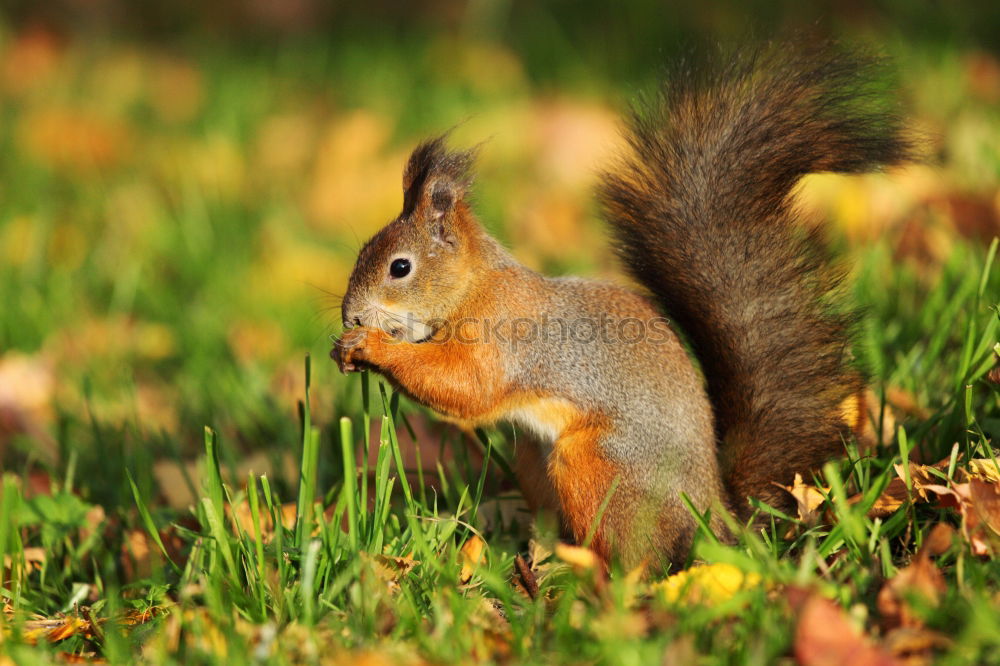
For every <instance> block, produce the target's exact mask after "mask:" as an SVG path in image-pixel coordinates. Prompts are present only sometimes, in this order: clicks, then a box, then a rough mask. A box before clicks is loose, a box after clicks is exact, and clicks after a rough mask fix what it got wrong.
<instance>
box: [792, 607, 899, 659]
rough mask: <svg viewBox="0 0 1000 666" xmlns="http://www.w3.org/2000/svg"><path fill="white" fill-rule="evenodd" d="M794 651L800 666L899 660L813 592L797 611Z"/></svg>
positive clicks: (842, 613)
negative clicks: (797, 619) (875, 643)
mask: <svg viewBox="0 0 1000 666" xmlns="http://www.w3.org/2000/svg"><path fill="white" fill-rule="evenodd" d="M794 652H795V659H796V660H797V661H798V663H799V664H802V666H842V665H843V664H851V666H895V665H897V664H901V663H902V662H900V661H899V660H897V659H896V658H895V657H893V656H892V655H891V654H889V653H888V652H886V651H885V650H883V649H881V648H880V647H878V646H876V645H874V644H873V643H872V642H871V640H870V639H869V638H868V637H867V636H865V635H864V634H862V633H861V632H860V631H858V630H857V629H856V628H855V627H854V626H853V625H852V624H851V622H850V620H849V619H848V617H847V614H846V613H845V612H844V611H843V610H842V609H841V608H840V607H839V606H837V605H836V604H835V603H833V602H832V601H830V600H829V599H825V598H823V597H821V596H818V595H815V594H814V595H812V596H811V597H809V598H808V599H806V601H805V603H804V604H803V606H802V609H801V611H800V613H799V623H798V626H797V627H796V629H795V645H794Z"/></svg>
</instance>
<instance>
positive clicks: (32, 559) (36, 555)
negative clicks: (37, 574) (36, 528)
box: [3, 547, 46, 571]
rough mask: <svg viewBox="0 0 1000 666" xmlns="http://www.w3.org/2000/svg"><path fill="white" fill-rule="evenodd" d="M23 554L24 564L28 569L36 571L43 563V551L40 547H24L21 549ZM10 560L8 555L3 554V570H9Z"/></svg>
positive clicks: (44, 558)
mask: <svg viewBox="0 0 1000 666" xmlns="http://www.w3.org/2000/svg"><path fill="white" fill-rule="evenodd" d="M21 553H22V554H23V555H24V566H25V567H26V568H27V570H28V571H38V570H40V569H41V568H42V566H43V565H44V564H45V560H46V557H45V551H44V550H43V549H41V548H37V547H31V548H25V549H24V550H22V551H21ZM11 564H12V561H11V557H10V555H4V556H3V568H4V570H9V569H10V567H11Z"/></svg>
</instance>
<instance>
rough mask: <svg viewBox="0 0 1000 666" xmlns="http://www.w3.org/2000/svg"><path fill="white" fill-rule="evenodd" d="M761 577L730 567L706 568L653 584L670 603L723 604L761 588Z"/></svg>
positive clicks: (720, 564)
mask: <svg viewBox="0 0 1000 666" xmlns="http://www.w3.org/2000/svg"><path fill="white" fill-rule="evenodd" d="M761 581H762V579H761V577H760V574H757V573H753V572H750V573H747V572H744V571H743V570H742V569H739V568H738V567H735V566H733V565H732V564H727V563H723V562H720V563H717V564H703V565H698V566H693V567H691V568H689V569H686V570H684V571H681V572H679V573H676V574H674V575H672V576H669V577H668V578H666V579H664V580H662V581H659V582H657V583H653V584H652V586H651V588H652V589H654V590H657V591H659V593H660V594H661V596H662V597H663V599H665V600H666V601H668V602H670V603H676V602H678V601H684V602H687V603H698V604H705V603H719V602H722V601H727V600H729V599H731V598H733V597H734V596H735V595H736V593H737V592H739V591H741V590H745V589H749V588H752V587H757V586H758V585H760V584H761Z"/></svg>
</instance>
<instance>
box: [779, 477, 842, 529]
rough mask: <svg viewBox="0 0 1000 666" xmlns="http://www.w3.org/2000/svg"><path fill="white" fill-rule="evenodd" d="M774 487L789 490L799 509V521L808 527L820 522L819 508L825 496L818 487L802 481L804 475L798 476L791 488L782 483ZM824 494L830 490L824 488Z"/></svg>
mask: <svg viewBox="0 0 1000 666" xmlns="http://www.w3.org/2000/svg"><path fill="white" fill-rule="evenodd" d="M774 485H776V486H778V487H779V488H784V489H785V490H787V491H788V492H789V493H790V494H791V496H792V497H794V498H795V502H796V503H797V504H798V507H799V520H801V521H802V522H803V523H805V524H806V525H815V524H816V523H817V522H819V511H818V509H819V507H820V506H822V505H823V502H824V501H825V499H826V498H825V496H824V494H823V493H822V492H820V491H819V489H818V488H817V487H816V486H811V485H809V484H807V483H805V482H803V481H802V475H801V474H796V475H795V481H793V482H792V485H791V486H783V485H781V484H780V483H775V484H774ZM823 490H824V492H826V493H829V492H830V489H829V488H824V489H823Z"/></svg>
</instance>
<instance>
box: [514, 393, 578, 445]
mask: <svg viewBox="0 0 1000 666" xmlns="http://www.w3.org/2000/svg"><path fill="white" fill-rule="evenodd" d="M502 418H503V419H504V420H506V421H510V422H511V423H513V424H514V425H516V426H520V427H522V428H524V429H525V430H527V431H528V432H530V433H531V434H532V435H534V437H535V438H537V439H538V440H539V443H540V444H543V445H544V446H546V447H548V446H551V445H552V444H553V443H555V441H556V440H557V439H559V437H560V436H561V435H562V434H563V433H564V432H565V431H566V430H567V429H568V428H569V427H570V426H571V425H572V424H573V422H575V421H576V420H578V419H579V418H580V410H579V408H577V406H576V405H574V404H573V403H571V402H570V401H569V400H565V399H563V398H538V397H530V398H528V399H526V400H521V401H518V402H517V403H516V404H514V405H512V406H511V407H510V408H509V409H508V410H507V411H506V413H505V414H504V415H503V417H502Z"/></svg>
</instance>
